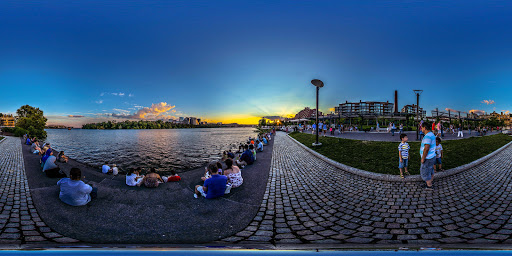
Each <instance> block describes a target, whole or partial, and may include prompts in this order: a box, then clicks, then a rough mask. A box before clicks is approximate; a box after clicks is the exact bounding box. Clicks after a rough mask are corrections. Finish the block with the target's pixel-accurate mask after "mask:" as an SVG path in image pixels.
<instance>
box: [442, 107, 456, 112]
mask: <svg viewBox="0 0 512 256" xmlns="http://www.w3.org/2000/svg"><path fill="white" fill-rule="evenodd" d="M444 110H446V111H450V112H458V111H457V110H455V109H452V108H445V109H444Z"/></svg>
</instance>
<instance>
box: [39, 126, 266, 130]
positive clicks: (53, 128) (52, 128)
mask: <svg viewBox="0 0 512 256" xmlns="http://www.w3.org/2000/svg"><path fill="white" fill-rule="evenodd" d="M201 128H205V129H206V128H207V129H210V128H257V125H239V126H215V127H203V126H201V127H180V128H160V129H151V128H146V129H141V128H139V129H91V128H74V127H72V128H71V130H179V129H201ZM44 129H45V130H68V128H56V127H51V128H44Z"/></svg>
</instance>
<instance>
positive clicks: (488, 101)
mask: <svg viewBox="0 0 512 256" xmlns="http://www.w3.org/2000/svg"><path fill="white" fill-rule="evenodd" d="M481 103H485V104H487V105H492V104H494V103H495V102H494V100H482V101H481Z"/></svg>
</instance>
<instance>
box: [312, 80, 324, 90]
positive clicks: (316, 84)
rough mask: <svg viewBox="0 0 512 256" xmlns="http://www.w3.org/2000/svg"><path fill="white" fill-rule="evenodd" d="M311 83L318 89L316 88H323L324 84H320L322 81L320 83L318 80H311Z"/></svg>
mask: <svg viewBox="0 0 512 256" xmlns="http://www.w3.org/2000/svg"><path fill="white" fill-rule="evenodd" d="M311 83H312V84H313V85H314V86H316V87H318V88H322V87H324V82H322V81H321V80H319V79H313V80H311Z"/></svg>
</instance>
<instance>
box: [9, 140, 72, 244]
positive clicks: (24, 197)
mask: <svg viewBox="0 0 512 256" xmlns="http://www.w3.org/2000/svg"><path fill="white" fill-rule="evenodd" d="M0 149H1V150H0V191H1V196H0V244H32V243H36V244H37V243H46V244H48V243H76V242H78V240H75V239H72V238H68V237H64V236H62V235H60V234H59V233H56V232H54V231H53V230H52V229H51V228H49V227H48V226H47V225H46V224H45V222H44V221H43V220H42V219H41V217H40V216H39V214H38V212H37V209H36V208H35V207H34V204H33V202H32V196H31V194H30V189H29V187H28V182H27V176H26V174H25V165H24V161H23V154H22V151H21V144H20V139H19V138H14V137H5V138H4V139H3V140H2V141H1V142H0Z"/></svg>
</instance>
